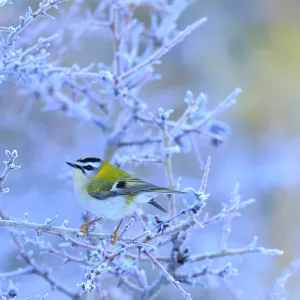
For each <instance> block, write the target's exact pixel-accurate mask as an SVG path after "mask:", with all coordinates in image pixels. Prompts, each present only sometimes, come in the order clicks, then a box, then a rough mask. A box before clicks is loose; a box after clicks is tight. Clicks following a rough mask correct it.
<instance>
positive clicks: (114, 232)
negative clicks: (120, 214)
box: [111, 218, 123, 245]
mask: <svg viewBox="0 0 300 300" xmlns="http://www.w3.org/2000/svg"><path fill="white" fill-rule="evenodd" d="M122 221H123V218H122V219H121V221H120V223H119V225H118V227H117V228H116V229H115V230H114V231H113V233H112V235H111V244H112V245H114V244H115V243H116V241H117V240H118V231H119V229H120V226H121V224H122Z"/></svg>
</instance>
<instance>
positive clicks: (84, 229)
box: [80, 217, 103, 238]
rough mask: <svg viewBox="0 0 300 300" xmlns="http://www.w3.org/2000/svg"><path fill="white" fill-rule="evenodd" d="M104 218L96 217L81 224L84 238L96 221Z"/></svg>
mask: <svg viewBox="0 0 300 300" xmlns="http://www.w3.org/2000/svg"><path fill="white" fill-rule="evenodd" d="M102 219H103V218H101V217H100V218H95V219H94V220H92V221H90V222H87V223H84V224H82V225H81V226H80V231H81V232H82V233H83V236H82V238H85V237H86V236H87V235H88V232H89V229H90V227H91V226H92V225H93V224H95V223H96V222H98V221H100V220H102Z"/></svg>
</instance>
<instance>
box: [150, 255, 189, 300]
mask: <svg viewBox="0 0 300 300" xmlns="http://www.w3.org/2000/svg"><path fill="white" fill-rule="evenodd" d="M144 253H145V255H147V256H148V257H149V258H150V260H151V261H152V262H153V263H154V265H155V266H156V267H157V268H158V269H160V271H161V272H162V273H163V275H164V276H165V278H166V279H167V280H168V281H169V282H170V283H172V284H173V285H174V286H175V287H176V288H177V289H178V290H179V291H180V293H181V295H182V296H183V298H184V299H187V300H192V298H191V295H190V294H189V293H187V292H186V291H185V290H184V289H183V288H182V287H181V285H180V284H179V282H178V281H176V280H175V279H174V277H173V276H172V275H171V274H170V273H169V272H168V271H167V270H166V269H165V267H164V266H163V265H162V264H161V263H160V262H158V261H157V259H156V258H155V257H154V256H152V254H151V253H150V252H148V251H147V250H144Z"/></svg>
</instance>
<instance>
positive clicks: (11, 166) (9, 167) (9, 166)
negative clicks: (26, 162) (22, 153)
mask: <svg viewBox="0 0 300 300" xmlns="http://www.w3.org/2000/svg"><path fill="white" fill-rule="evenodd" d="M5 154H6V156H7V157H8V161H4V164H5V169H4V171H3V173H2V175H1V176H0V194H1V193H3V194H5V193H8V192H9V188H6V189H4V188H3V184H4V182H5V180H6V178H7V176H8V174H9V173H10V172H11V171H13V170H16V169H19V168H21V167H20V166H16V165H15V163H14V161H15V159H16V158H17V157H18V152H17V150H13V151H12V152H9V151H8V150H6V151H5Z"/></svg>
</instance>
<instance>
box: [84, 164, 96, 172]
mask: <svg viewBox="0 0 300 300" xmlns="http://www.w3.org/2000/svg"><path fill="white" fill-rule="evenodd" d="M83 169H85V170H88V171H91V170H93V169H95V168H94V167H93V166H91V165H87V166H84V167H83Z"/></svg>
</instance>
